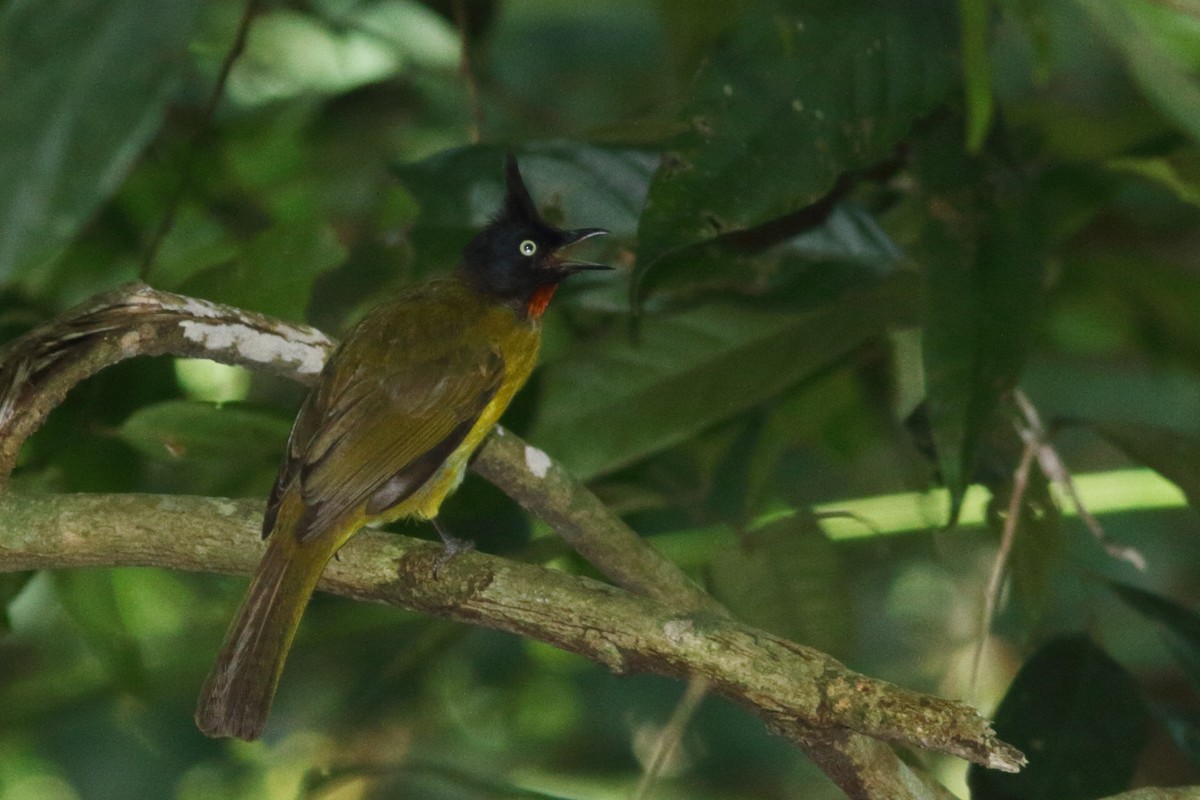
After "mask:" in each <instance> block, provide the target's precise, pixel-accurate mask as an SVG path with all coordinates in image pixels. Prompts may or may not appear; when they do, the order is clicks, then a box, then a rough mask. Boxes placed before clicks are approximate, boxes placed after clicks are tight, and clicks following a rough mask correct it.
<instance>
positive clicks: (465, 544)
mask: <svg viewBox="0 0 1200 800" xmlns="http://www.w3.org/2000/svg"><path fill="white" fill-rule="evenodd" d="M429 521H430V522H431V523H432V524H433V529H434V530H435V531H437V532H438V536H440V537H442V544H443V545H444V546H445V548H446V549H445V551H444V552H443V553H442V554H441V555H440V556H438V559H437V561H435V562H433V577H435V578H436V577H437V574H438V572H439V571H440V570H441V569H442V567H444V566H445V565H446V563H447V562H448V561H450V559H452V558H454V557H455V556H456V555H458V554H459V553H469V552H470V551H472V550H474V549H475V543H474V542H472V541H471V540H470V539H459V538H458V537H457V536H451V535H450V532H449V531H447V530H446V528H445V526H443V525H442V523H441V522H439V521H438V518H437V517H434V518H433V519H431V520H429Z"/></svg>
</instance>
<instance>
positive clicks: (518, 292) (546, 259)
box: [461, 153, 612, 317]
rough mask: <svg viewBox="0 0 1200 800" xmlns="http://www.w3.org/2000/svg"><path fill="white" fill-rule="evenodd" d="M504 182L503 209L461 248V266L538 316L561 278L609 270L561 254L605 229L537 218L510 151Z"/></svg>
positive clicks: (491, 291) (492, 291) (484, 288)
mask: <svg viewBox="0 0 1200 800" xmlns="http://www.w3.org/2000/svg"><path fill="white" fill-rule="evenodd" d="M505 186H506V188H505V192H504V207H503V208H502V209H501V210H500V213H499V214H498V215H496V217H495V218H494V219H493V220H492V221H491V222H489V223H488V225H487V227H485V228H484V229H483V230H482V231H480V232H479V233H477V234H476V235H475V238H473V239H471V241H470V242H469V243H468V244H467V246H466V247H465V248H464V249H463V258H462V265H461V270H462V272H463V273H464V274H465V276H466V277H467V279H468V280H469V281H470V282H471V284H472V285H474V286H475V287H476V288H477V289H478V290H479V291H481V292H484V293H485V294H488V295H491V296H493V297H496V298H497V299H500V300H503V301H504V302H507V303H510V304H512V305H513V306H514V307H516V308H518V309H519V310H520V311H522V312H523V313H524V314H526V315H527V316H532V317H540V316H541V315H542V312H544V311H545V310H546V305H547V303H549V302H550V297H551V296H552V295H553V294H554V290H555V289H556V288H557V287H558V284H559V283H561V282H562V281H563V280H565V279H566V278H568V277H569V276H571V275H574V274H575V273H576V272H581V271H583V270H600V269H612V267H609V266H607V265H605V264H593V263H591V262H588V261H573V260H568V259H566V258H564V256H563V251H564V250H566V249H567V248H568V247H570V246H571V245H573V244H576V243H578V242H582V241H583V240H584V239H590V238H592V237H593V236H600V235H602V234H605V233H607V232H608V231H605V230H602V229H600V228H579V229H577V230H561V229H559V228H556V227H554V226H553V225H551V224H550V223H548V222H546V221H545V220H544V219H542V215H541V214H539V213H538V210H537V206H535V205H534V204H533V199H532V198H531V197H530V196H529V190H528V189H526V188H525V182H524V181H523V180H521V171H520V170H519V169H518V168H517V159H516V158H515V157H514V156H513V155H512V154H511V153H509V155H508V159H507V162H506V164H505Z"/></svg>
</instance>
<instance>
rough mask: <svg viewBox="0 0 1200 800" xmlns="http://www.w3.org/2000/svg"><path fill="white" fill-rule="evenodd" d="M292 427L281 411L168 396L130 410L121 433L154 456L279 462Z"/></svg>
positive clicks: (159, 457) (163, 458)
mask: <svg viewBox="0 0 1200 800" xmlns="http://www.w3.org/2000/svg"><path fill="white" fill-rule="evenodd" d="M291 427H292V426H291V421H290V420H288V419H285V418H284V417H282V416H281V415H279V414H276V413H273V412H268V411H264V410H261V409H256V408H251V407H248V406H240V405H234V404H227V405H223V406H216V405H211V404H209V403H197V402H192V401H188V400H168V401H166V402H163V403H157V404H155V405H152V406H146V407H145V408H141V409H139V410H137V411H135V412H134V413H132V414H130V415H129V417H128V418H127V419H126V420H125V422H124V424H122V425H121V427H120V429H119V431H118V435H119V436H120V438H121V439H122V440H124V441H125V442H127V443H128V444H130V445H131V446H133V447H134V448H135V449H137V450H138V451H139V452H141V453H143V454H145V455H147V456H149V457H151V458H154V459H159V460H167V461H177V460H180V459H190V460H194V461H211V462H217V463H223V464H229V463H231V462H237V461H241V462H244V461H248V460H262V459H268V460H278V458H279V457H280V456H281V455H282V453H283V448H284V445H285V444H286V442H287V437H288V432H289V431H290V430H291Z"/></svg>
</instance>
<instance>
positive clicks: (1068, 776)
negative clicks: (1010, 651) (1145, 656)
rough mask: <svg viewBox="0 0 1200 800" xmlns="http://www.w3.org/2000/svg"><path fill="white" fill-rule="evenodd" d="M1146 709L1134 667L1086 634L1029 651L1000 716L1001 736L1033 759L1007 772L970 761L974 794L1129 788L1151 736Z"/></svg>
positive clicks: (981, 799)
mask: <svg viewBox="0 0 1200 800" xmlns="http://www.w3.org/2000/svg"><path fill="white" fill-rule="evenodd" d="M1146 723H1147V717H1146V709H1145V706H1144V705H1143V703H1142V699H1141V696H1140V695H1139V694H1138V691H1137V687H1136V686H1135V685H1134V684H1133V681H1132V679H1131V678H1130V677H1129V674H1128V673H1126V672H1125V670H1124V669H1123V668H1122V667H1121V665H1120V664H1118V663H1117V662H1115V661H1113V660H1112V659H1111V658H1109V657H1108V655H1107V654H1105V653H1104V652H1103V651H1102V650H1100V649H1099V648H1098V647H1097V646H1096V645H1095V644H1093V643H1092V642H1091V640H1089V639H1088V638H1086V637H1084V636H1064V637H1060V638H1058V639H1054V640H1052V641H1050V642H1048V643H1046V644H1045V645H1043V646H1042V647H1041V648H1040V649H1039V650H1038V651H1037V652H1036V653H1034V654H1033V656H1031V657H1030V659H1029V660H1028V661H1026V662H1025V665H1024V666H1023V667H1021V671H1020V672H1019V673H1017V677H1016V678H1015V679H1014V680H1013V683H1012V686H1011V687H1009V690H1008V693H1007V694H1006V695H1005V696H1004V700H1003V701H1002V702H1001V703H1000V708H999V709H997V711H996V715H995V728H996V735H997V736H999V737H1000V738H1001V739H1003V740H1004V741H1006V742H1008V743H1009V744H1012V745H1013V746H1014V747H1016V748H1018V749H1019V750H1021V751H1022V752H1023V753H1025V755H1026V756H1027V757H1028V758H1029V765H1028V766H1027V767H1025V768H1024V769H1022V770H1021V772H1019V773H1017V774H1006V773H1003V772H998V771H996V770H988V769H984V768H982V767H980V766H978V765H976V764H972V765H971V767H970V770H969V771H968V773H967V775H968V779H967V782H968V784H969V785H970V787H971V797H972V800H1008V799H1009V798H1013V797H1020V798H1022V800H1091V799H1092V798H1096V797H1105V796H1107V795H1110V794H1116V793H1118V792H1120V791H1122V790H1124V789H1126V788H1128V787H1129V781H1130V779H1131V778H1132V777H1133V772H1134V769H1135V767H1136V765H1137V758H1138V755H1139V754H1140V753H1141V750H1142V747H1143V745H1144V744H1145V742H1146V735H1147V731H1146Z"/></svg>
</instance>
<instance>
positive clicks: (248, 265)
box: [180, 220, 346, 320]
mask: <svg viewBox="0 0 1200 800" xmlns="http://www.w3.org/2000/svg"><path fill="white" fill-rule="evenodd" d="M345 255H346V253H345V250H344V248H343V247H342V245H341V244H340V243H339V242H338V240H337V235H336V234H335V233H334V230H333V228H332V227H330V226H329V225H327V224H323V223H319V222H317V221H315V220H302V221H299V222H296V223H289V224H279V225H275V226H273V227H271V228H268V229H267V230H265V231H263V232H262V233H260V234H259V235H258V236H256V237H254V239H252V240H251V241H250V242H248V243H247V244H246V246H245V247H244V248H243V249H242V251H241V252H240V253H238V255H237V257H236V258H234V259H233V260H231V261H229V262H228V263H224V264H220V265H218V266H215V267H211V268H209V269H207V270H204V271H203V272H199V273H197V274H195V275H193V276H192V277H190V278H188V279H187V280H186V281H184V282H183V285H182V287H181V289H180V290H181V291H182V292H183V293H185V294H193V295H198V296H200V297H204V298H207V299H209V300H215V301H217V302H219V303H228V304H230V305H235V306H240V307H242V308H248V309H252V310H254V311H258V312H261V313H263V314H269V315H271V316H276V317H283V318H285V319H291V320H302V319H304V318H305V309H307V308H308V302H309V298H310V297H311V296H312V289H313V281H315V280H316V279H317V277H318V276H320V275H321V274H322V273H324V272H327V271H329V270H331V269H333V268H334V267H335V266H337V265H338V264H339V263H341V261H342V259H344V258H345Z"/></svg>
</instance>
